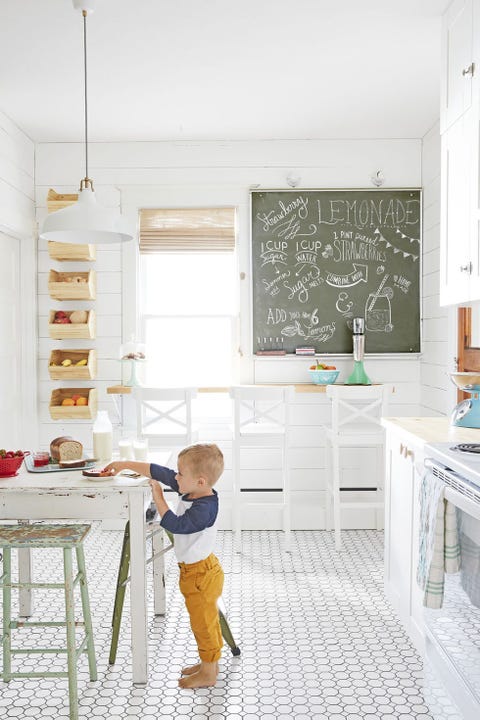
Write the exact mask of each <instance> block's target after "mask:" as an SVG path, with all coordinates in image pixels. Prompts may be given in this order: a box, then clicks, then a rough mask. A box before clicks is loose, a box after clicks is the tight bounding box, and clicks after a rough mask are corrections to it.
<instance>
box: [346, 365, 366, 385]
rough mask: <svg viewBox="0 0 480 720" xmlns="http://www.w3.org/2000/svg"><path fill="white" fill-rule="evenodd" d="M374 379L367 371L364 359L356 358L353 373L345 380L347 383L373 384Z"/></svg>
mask: <svg viewBox="0 0 480 720" xmlns="http://www.w3.org/2000/svg"><path fill="white" fill-rule="evenodd" d="M371 384H372V381H371V380H370V378H369V377H368V375H367V373H366V372H365V368H364V367H363V361H362V360H355V362H354V365H353V372H352V374H351V375H350V376H349V377H348V378H347V379H346V380H345V385H371Z"/></svg>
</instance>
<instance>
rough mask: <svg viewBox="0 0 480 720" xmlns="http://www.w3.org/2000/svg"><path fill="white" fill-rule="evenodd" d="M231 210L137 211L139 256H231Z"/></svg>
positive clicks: (233, 233)
mask: <svg viewBox="0 0 480 720" xmlns="http://www.w3.org/2000/svg"><path fill="white" fill-rule="evenodd" d="M234 248H235V208H233V207H214V208H212V207H210V208H167V209H145V210H140V252H141V253H158V252H197V251H198V252H232V251H233V250H234Z"/></svg>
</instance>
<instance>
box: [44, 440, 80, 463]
mask: <svg viewBox="0 0 480 720" xmlns="http://www.w3.org/2000/svg"><path fill="white" fill-rule="evenodd" d="M82 454H83V445H82V443H81V442H78V440H74V439H73V438H72V437H70V436H69V435H64V436H62V437H58V438H55V440H52V442H51V443H50V455H51V457H52V459H53V460H56V461H57V462H58V463H62V462H68V461H69V460H80V459H81V457H82Z"/></svg>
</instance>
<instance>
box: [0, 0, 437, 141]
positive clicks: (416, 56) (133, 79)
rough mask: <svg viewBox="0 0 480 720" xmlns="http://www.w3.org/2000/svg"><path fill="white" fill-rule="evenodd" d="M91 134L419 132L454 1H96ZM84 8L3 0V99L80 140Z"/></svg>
mask: <svg viewBox="0 0 480 720" xmlns="http://www.w3.org/2000/svg"><path fill="white" fill-rule="evenodd" d="M95 2H96V10H95V12H94V13H93V14H92V15H89V17H88V21H87V31H88V72H89V75H88V102H89V110H88V117H89V139H90V140H92V141H93V140H102V141H108V140H110V141H116V140H144V141H147V140H252V139H313V138H347V137H348V138H420V137H422V136H423V135H424V134H425V133H426V132H427V131H428V130H429V129H430V128H431V127H432V125H433V124H434V123H435V121H436V120H437V118H438V115H439V78H440V16H441V14H442V13H443V12H444V10H445V8H446V7H447V6H448V5H449V3H450V0H235V1H234V0H135V1H134V2H132V0H95ZM82 39H83V29H82V16H81V13H80V12H78V11H76V10H74V9H73V5H72V0H0V110H2V111H3V112H4V113H5V114H6V115H8V116H9V117H10V118H11V119H12V120H13V121H14V122H15V123H16V124H17V125H18V126H19V127H20V128H21V129H22V130H23V131H24V132H25V133H27V135H28V136H29V137H30V138H32V140H34V141H39V142H41V141H78V140H82V138H83V50H82Z"/></svg>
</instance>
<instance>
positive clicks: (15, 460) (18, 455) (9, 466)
mask: <svg viewBox="0 0 480 720" xmlns="http://www.w3.org/2000/svg"><path fill="white" fill-rule="evenodd" d="M27 454H28V453H26V452H24V451H23V450H5V449H3V448H2V449H0V478H9V477H15V475H18V470H19V468H20V466H21V464H22V463H23V459H24V457H25V455H27Z"/></svg>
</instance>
